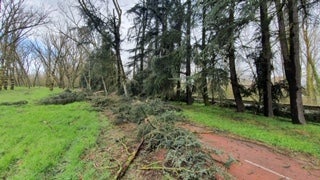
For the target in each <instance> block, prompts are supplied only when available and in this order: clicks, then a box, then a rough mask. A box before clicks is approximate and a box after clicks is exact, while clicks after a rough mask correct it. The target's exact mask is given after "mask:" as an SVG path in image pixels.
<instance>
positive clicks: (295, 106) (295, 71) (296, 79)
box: [285, 0, 306, 124]
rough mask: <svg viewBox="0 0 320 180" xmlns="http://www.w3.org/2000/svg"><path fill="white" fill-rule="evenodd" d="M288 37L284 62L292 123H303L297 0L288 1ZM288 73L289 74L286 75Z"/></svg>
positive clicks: (304, 121)
mask: <svg viewBox="0 0 320 180" xmlns="http://www.w3.org/2000/svg"><path fill="white" fill-rule="evenodd" d="M288 10H289V24H290V35H289V37H290V39H289V49H290V54H289V62H288V63H286V64H287V66H285V70H286V71H287V72H288V73H286V74H287V79H288V83H289V94H290V107H291V114H292V123H294V124H305V123H306V120H305V117H304V110H303V102H302V87H301V66H300V56H299V50H300V44H299V17H298V3H297V0H290V1H288ZM288 75H289V76H288Z"/></svg>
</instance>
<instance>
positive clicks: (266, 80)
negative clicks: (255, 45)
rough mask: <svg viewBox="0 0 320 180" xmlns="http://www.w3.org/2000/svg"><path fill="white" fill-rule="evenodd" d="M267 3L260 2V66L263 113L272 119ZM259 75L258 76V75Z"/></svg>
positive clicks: (270, 54) (262, 0) (270, 53)
mask: <svg viewBox="0 0 320 180" xmlns="http://www.w3.org/2000/svg"><path fill="white" fill-rule="evenodd" d="M267 3H268V2H267V1H265V0H261V1H260V23H261V25H260V26H261V35H262V38H261V42H262V54H261V58H259V60H261V62H260V65H262V67H263V68H261V70H262V78H258V79H259V80H262V82H259V84H260V83H263V84H262V90H263V113H264V115H265V116H267V117H273V108H272V92H271V87H272V83H271V57H272V52H271V46H270V30H269V24H270V20H269V18H268V4H267ZM258 75H259V74H258Z"/></svg>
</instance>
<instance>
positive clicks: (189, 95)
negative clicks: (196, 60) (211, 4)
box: [186, 0, 192, 105]
mask: <svg viewBox="0 0 320 180" xmlns="http://www.w3.org/2000/svg"><path fill="white" fill-rule="evenodd" d="M191 14H192V9H191V0H187V32H186V36H187V37H186V38H187V49H186V51H187V53H186V80H187V86H186V88H187V89H186V92H187V94H186V96H187V97H186V100H187V104H188V105H191V104H192V84H191V50H192V49H191V37H190V36H191Z"/></svg>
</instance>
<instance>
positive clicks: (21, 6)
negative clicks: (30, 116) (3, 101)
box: [0, 0, 47, 90]
mask: <svg viewBox="0 0 320 180" xmlns="http://www.w3.org/2000/svg"><path fill="white" fill-rule="evenodd" d="M2 4H3V6H2V7H1V12H0V21H1V22H0V23H1V24H0V52H1V59H2V62H1V68H2V72H1V74H0V76H1V77H0V81H1V82H0V87H1V88H2V86H3V88H4V89H8V81H9V79H10V81H11V87H10V89H12V90H13V89H14V83H15V80H14V73H15V72H14V69H15V68H14V67H15V65H14V64H15V63H17V62H19V61H18V60H17V59H18V57H17V49H18V46H19V44H20V43H21V42H22V41H23V40H24V39H25V38H26V37H27V36H28V34H29V33H30V31H31V30H32V29H33V28H35V27H37V26H40V25H43V24H46V23H47V20H46V19H47V15H46V14H44V13H41V12H40V11H35V10H32V9H30V8H27V6H26V4H25V0H4V1H3V2H2ZM1 88H0V89H1Z"/></svg>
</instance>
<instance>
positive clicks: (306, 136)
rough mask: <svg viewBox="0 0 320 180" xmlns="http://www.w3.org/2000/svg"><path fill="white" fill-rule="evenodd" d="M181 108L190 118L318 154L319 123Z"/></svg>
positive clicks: (230, 131)
mask: <svg viewBox="0 0 320 180" xmlns="http://www.w3.org/2000/svg"><path fill="white" fill-rule="evenodd" d="M182 108H183V110H184V115H186V116H187V117H188V118H189V119H190V120H191V121H192V122H195V123H199V124H202V125H205V126H208V127H212V128H215V129H218V130H221V131H226V132H228V133H231V134H234V135H237V136H241V137H245V138H248V139H251V140H256V141H260V142H262V143H265V144H268V145H271V146H275V147H277V148H280V149H283V150H289V151H292V152H299V153H305V154H309V155H312V156H315V157H318V158H320V124H308V125H304V126H301V125H293V124H291V122H290V120H289V119H285V118H279V117H276V118H267V117H263V116H257V115H254V114H249V113H236V112H235V111H234V110H232V109H227V108H220V107H212V106H209V107H205V106H203V105H199V104H195V105H193V106H186V105H182Z"/></svg>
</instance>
